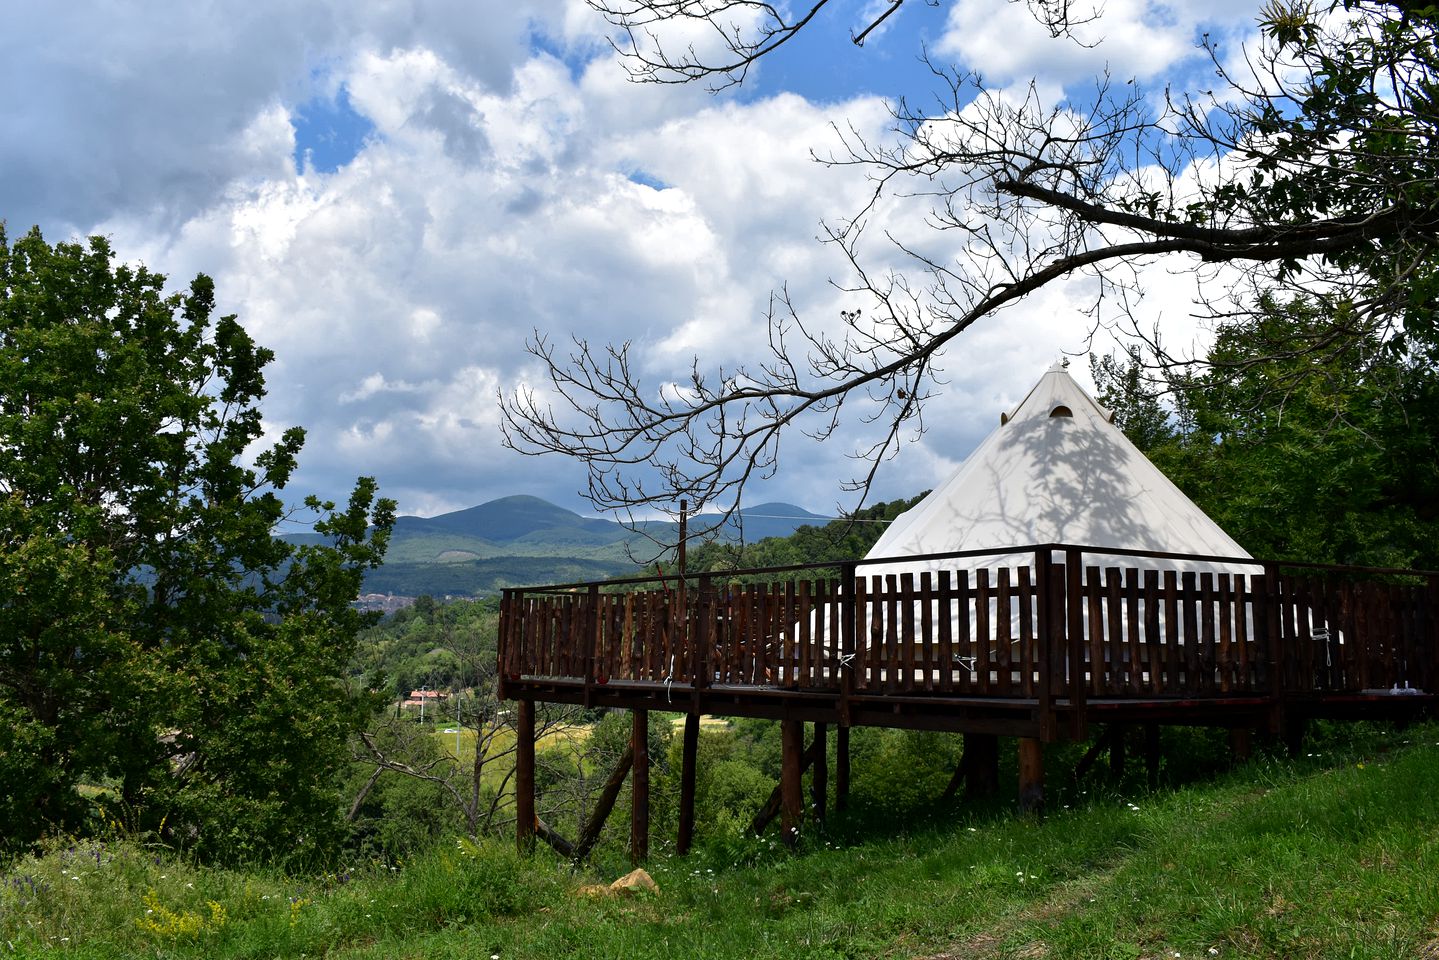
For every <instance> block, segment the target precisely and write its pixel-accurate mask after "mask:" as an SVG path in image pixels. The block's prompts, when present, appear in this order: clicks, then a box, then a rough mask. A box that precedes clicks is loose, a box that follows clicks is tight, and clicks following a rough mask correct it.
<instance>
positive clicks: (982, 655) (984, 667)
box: [974, 568, 993, 693]
mask: <svg viewBox="0 0 1439 960" xmlns="http://www.w3.org/2000/svg"><path fill="white" fill-rule="evenodd" d="M974 642H975V648H974V657H975V661H974V668H975V672H976V673H977V674H978V686H977V689H978V691H979V692H980V693H988V692H989V691H990V690H992V689H993V687H992V686H991V684H990V679H989V660H990V657H989V645H990V642H991V639H990V631H989V571H988V570H985V569H983V568H981V569H979V570H976V571H975V572H974Z"/></svg>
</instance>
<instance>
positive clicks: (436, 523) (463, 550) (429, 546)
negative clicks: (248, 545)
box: [285, 494, 825, 596]
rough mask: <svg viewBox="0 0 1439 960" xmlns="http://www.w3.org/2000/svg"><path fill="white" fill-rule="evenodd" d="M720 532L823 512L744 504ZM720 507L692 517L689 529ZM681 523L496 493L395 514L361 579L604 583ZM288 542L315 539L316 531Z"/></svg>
mask: <svg viewBox="0 0 1439 960" xmlns="http://www.w3.org/2000/svg"><path fill="white" fill-rule="evenodd" d="M741 514H742V517H741V518H740V519H738V520H736V519H735V518H731V520H730V522H729V523H727V524H725V525H724V526H723V527H721V528H720V529H719V539H720V540H721V541H723V542H736V541H738V540H739V539H740V538H741V534H742V535H743V539H744V541H745V542H755V541H757V540H761V539H764V538H766V537H783V536H788V535H789V534H791V533H793V532H794V531H795V530H796V529H798V528H799V527H801V526H804V525H806V524H808V525H816V524H823V523H824V522H825V518H824V517H821V516H819V515H818V514H814V513H811V512H809V511H808V510H805V509H803V508H802V507H797V506H795V505H794V504H789V503H781V502H772V503H762V504H759V505H757V506H753V507H746V508H745V509H744V510H742V511H741ZM718 519H719V515H718V514H701V515H698V516H695V517H693V518H691V520H690V524H691V529H692V530H693V529H702V528H703V527H706V526H709V525H712V524H714V523H716V522H717V521H718ZM677 534H678V524H677V523H674V522H671V521H663V520H652V521H645V522H643V523H641V524H640V525H639V531H638V532H637V531H635V530H631V529H629V528H627V527H625V526H623V525H621V524H619V523H616V522H615V521H613V520H605V519H601V518H597V517H583V516H580V515H579V514H578V513H575V512H574V511H573V510H566V509H565V508H564V507H561V506H557V505H556V504H553V503H550V502H549V501H547V500H542V499H540V498H539V497H532V496H528V495H524V494H518V495H515V496H509V497H501V498H500V499H498V500H491V501H489V502H488V503H482V504H480V505H479V506H474V507H468V508H466V509H464V510H456V511H454V512H452V513H446V514H441V515H440V516H437V517H412V516H405V517H399V518H398V519H397V520H396V521H395V529H394V533H393V534H392V535H391V538H390V548H389V552H388V553H387V554H386V559H385V565H384V566H383V567H381V568H380V569H379V570H375V571H372V572H371V573H369V574H368V575H367V576H366V578H365V586H364V590H365V592H367V593H392V594H400V595H405V596H419V595H422V594H430V595H432V596H445V595H454V596H475V595H489V594H493V593H497V592H499V590H500V589H501V588H502V587H507V586H525V585H530V584H541V583H572V582H575V581H578V580H600V579H605V578H608V577H614V576H622V575H624V574H626V573H631V572H638V571H639V565H640V561H645V560H649V559H650V558H651V557H653V556H654V554H655V552H656V550H657V549H658V547H657V545H656V541H658V542H659V543H673V542H674V540H675V538H676V536H677ZM285 539H286V540H289V541H291V542H295V543H301V542H314V541H315V540H316V539H318V538H317V537H316V536H315V535H314V534H291V535H288V536H286V537H285Z"/></svg>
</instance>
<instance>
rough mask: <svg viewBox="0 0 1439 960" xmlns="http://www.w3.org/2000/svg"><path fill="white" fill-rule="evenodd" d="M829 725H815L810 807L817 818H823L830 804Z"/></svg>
mask: <svg viewBox="0 0 1439 960" xmlns="http://www.w3.org/2000/svg"><path fill="white" fill-rule="evenodd" d="M828 733H829V729H828V727H827V726H826V725H825V724H823V723H816V724H815V725H814V747H813V749H814V776H813V777H812V778H811V779H810V788H809V797H810V809H812V810H813V811H814V816H815V819H816V820H823V819H824V818H825V815H826V814H827V813H828V804H829V744H828V742H827V741H828V739H829V737H828Z"/></svg>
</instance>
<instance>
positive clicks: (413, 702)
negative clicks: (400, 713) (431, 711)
mask: <svg viewBox="0 0 1439 960" xmlns="http://www.w3.org/2000/svg"><path fill="white" fill-rule="evenodd" d="M448 699H450V695H449V694H448V693H446V692H444V691H443V690H411V691H410V695H409V697H408V698H406V700H405V702H404V706H406V707H419V706H423V705H424V704H427V703H428V704H430V705H431V706H434V705H435V704H437V703H442V702H444V701H445V700H448Z"/></svg>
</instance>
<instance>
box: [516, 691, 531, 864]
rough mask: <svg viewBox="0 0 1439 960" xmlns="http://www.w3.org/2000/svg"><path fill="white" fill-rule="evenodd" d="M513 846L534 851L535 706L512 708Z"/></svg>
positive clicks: (524, 703) (524, 704)
mask: <svg viewBox="0 0 1439 960" xmlns="http://www.w3.org/2000/svg"><path fill="white" fill-rule="evenodd" d="M515 844H516V845H517V846H518V847H519V850H520V853H529V852H530V851H531V850H533V849H534V848H535V702H534V701H533V700H521V701H520V702H519V703H518V704H516V705H515Z"/></svg>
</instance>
